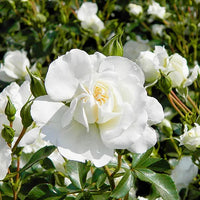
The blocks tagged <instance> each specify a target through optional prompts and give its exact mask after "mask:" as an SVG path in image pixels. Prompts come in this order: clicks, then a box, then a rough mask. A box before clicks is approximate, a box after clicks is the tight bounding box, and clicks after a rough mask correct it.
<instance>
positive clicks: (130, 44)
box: [123, 40, 150, 62]
mask: <svg viewBox="0 0 200 200" xmlns="http://www.w3.org/2000/svg"><path fill="white" fill-rule="evenodd" d="M123 49H124V53H123V56H124V57H126V58H129V59H130V60H132V61H134V62H135V61H136V59H137V58H138V56H139V54H140V52H141V51H146V50H150V46H149V45H148V44H147V42H146V41H143V40H138V41H134V40H128V41H127V42H126V43H125V44H124V47H123Z"/></svg>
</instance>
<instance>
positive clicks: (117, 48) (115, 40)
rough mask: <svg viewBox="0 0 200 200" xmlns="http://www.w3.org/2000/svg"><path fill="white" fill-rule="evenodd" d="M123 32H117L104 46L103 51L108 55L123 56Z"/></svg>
mask: <svg viewBox="0 0 200 200" xmlns="http://www.w3.org/2000/svg"><path fill="white" fill-rule="evenodd" d="M121 36H122V34H117V35H115V36H113V37H112V38H111V40H109V41H108V42H107V43H106V45H105V46H104V47H103V51H102V53H103V54H104V55H106V56H123V45H122V42H121Z"/></svg>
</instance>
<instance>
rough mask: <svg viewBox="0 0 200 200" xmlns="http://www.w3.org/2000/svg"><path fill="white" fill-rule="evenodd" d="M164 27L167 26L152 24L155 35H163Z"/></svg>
mask: <svg viewBox="0 0 200 200" xmlns="http://www.w3.org/2000/svg"><path fill="white" fill-rule="evenodd" d="M164 29H165V26H164V25H163V24H154V25H152V31H153V33H154V34H155V35H159V36H163V30H164Z"/></svg>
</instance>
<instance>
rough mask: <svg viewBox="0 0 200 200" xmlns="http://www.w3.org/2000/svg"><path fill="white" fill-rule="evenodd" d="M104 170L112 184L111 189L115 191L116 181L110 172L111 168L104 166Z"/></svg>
mask: <svg viewBox="0 0 200 200" xmlns="http://www.w3.org/2000/svg"><path fill="white" fill-rule="evenodd" d="M103 168H104V171H105V173H106V175H107V177H108V181H109V183H110V187H111V189H112V190H114V189H115V182H114V179H113V178H112V177H111V173H110V170H109V168H108V167H107V166H104V167H103Z"/></svg>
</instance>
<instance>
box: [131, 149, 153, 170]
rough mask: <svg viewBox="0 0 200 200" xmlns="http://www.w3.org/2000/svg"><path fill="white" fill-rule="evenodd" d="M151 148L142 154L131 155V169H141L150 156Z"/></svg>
mask: <svg viewBox="0 0 200 200" xmlns="http://www.w3.org/2000/svg"><path fill="white" fill-rule="evenodd" d="M152 151H153V148H151V149H149V150H148V151H146V152H145V153H143V154H139V153H134V154H132V168H137V167H142V166H143V165H142V164H143V163H144V162H145V161H146V159H147V158H148V157H149V156H150V155H151V153H152Z"/></svg>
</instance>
